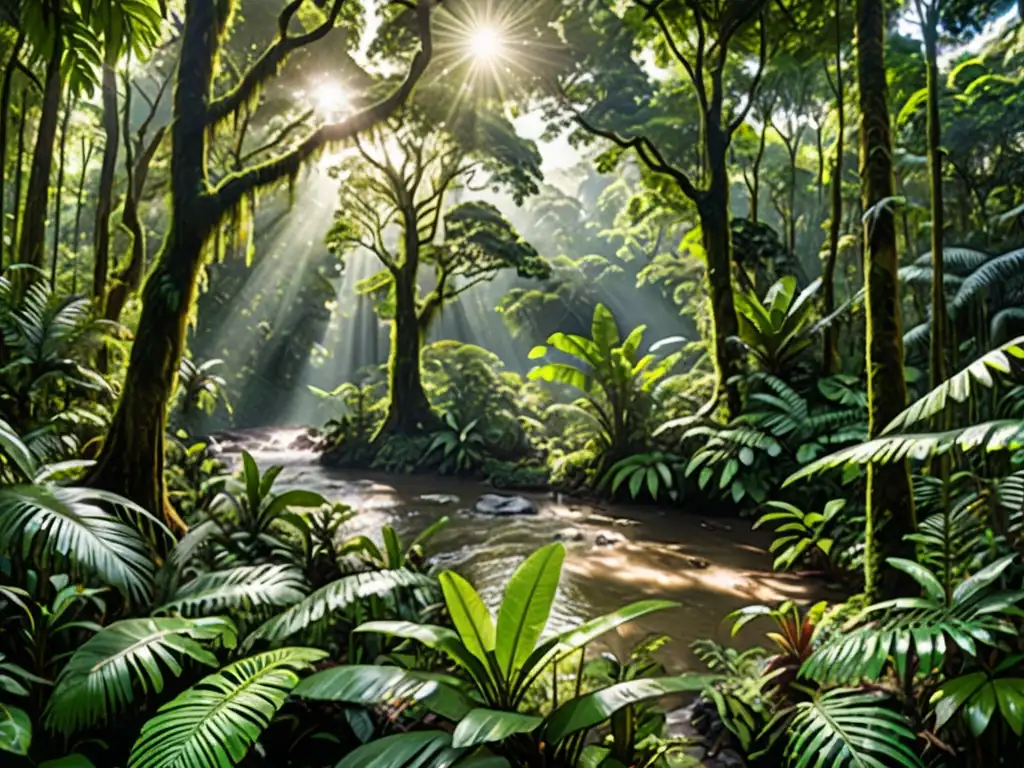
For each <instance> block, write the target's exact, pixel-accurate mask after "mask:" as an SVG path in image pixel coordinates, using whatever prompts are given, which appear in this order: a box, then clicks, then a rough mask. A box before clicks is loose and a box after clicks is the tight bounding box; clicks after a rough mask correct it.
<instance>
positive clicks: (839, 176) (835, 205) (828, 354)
mask: <svg viewBox="0 0 1024 768" xmlns="http://www.w3.org/2000/svg"><path fill="white" fill-rule="evenodd" d="M835 22H836V39H835V65H836V77H835V81H834V85H835V96H836V146H835V157H834V158H833V160H832V181H831V184H830V185H829V221H828V255H827V256H826V257H825V266H824V268H823V270H822V275H821V284H822V286H821V299H822V315H823V316H825V317H828V316H829V315H831V314H832V313H833V312H835V309H836V266H837V264H838V263H839V235H840V233H841V232H842V224H843V152H845V151H846V141H845V138H846V136H845V134H846V83H845V80H844V78H843V35H842V5H841V0H836V5H835ZM822 341H823V348H822V354H821V368H822V374H823V375H825V376H830V375H831V374H833V373H835V372H836V371H837V370H838V369H839V326H838V325H837V324H836V323H835V322H832V323H829V324H828V326H827V327H826V328H825V334H824V336H823V339H822Z"/></svg>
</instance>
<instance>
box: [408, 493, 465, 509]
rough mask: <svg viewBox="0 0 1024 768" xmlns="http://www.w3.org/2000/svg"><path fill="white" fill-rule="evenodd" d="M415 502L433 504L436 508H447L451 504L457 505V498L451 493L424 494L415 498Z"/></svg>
mask: <svg viewBox="0 0 1024 768" xmlns="http://www.w3.org/2000/svg"><path fill="white" fill-rule="evenodd" d="M416 501H420V502H423V503H424V504H433V505H434V506H436V507H447V506H450V505H451V504H458V503H459V497H458V496H456V495H454V494H451V493H424V494H423V495H422V496H417V497H416Z"/></svg>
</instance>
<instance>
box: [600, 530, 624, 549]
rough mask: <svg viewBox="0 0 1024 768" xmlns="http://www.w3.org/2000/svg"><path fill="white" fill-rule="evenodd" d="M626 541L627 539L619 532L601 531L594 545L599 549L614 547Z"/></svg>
mask: <svg viewBox="0 0 1024 768" xmlns="http://www.w3.org/2000/svg"><path fill="white" fill-rule="evenodd" d="M625 540H626V537H625V536H623V535H622V534H621V533H618V532H617V531H599V532H598V534H597V536H595V537H594V543H595V544H596V545H597V546H599V547H614V546H615V545H616V544H621V543H622V542H624V541H625Z"/></svg>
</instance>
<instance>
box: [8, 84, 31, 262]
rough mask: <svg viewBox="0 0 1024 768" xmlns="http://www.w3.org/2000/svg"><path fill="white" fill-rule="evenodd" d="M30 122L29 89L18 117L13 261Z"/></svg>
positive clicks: (16, 248) (13, 258) (22, 98)
mask: <svg viewBox="0 0 1024 768" xmlns="http://www.w3.org/2000/svg"><path fill="white" fill-rule="evenodd" d="M27 122H28V89H25V90H22V92H21V114H20V115H18V150H17V153H18V156H17V157H16V158H15V159H14V163H15V164H14V231H13V232H12V233H11V261H12V262H14V261H17V260H18V259H17V253H18V241H19V240H20V239H21V216H20V215H19V209H20V208H21V186H22V180H23V178H24V176H25V124H26V123H27Z"/></svg>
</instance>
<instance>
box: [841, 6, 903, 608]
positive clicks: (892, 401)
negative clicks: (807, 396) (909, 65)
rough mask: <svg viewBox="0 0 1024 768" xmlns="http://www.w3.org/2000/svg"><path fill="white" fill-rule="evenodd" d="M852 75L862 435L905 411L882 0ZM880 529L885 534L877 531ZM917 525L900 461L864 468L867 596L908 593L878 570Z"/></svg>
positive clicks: (865, 29)
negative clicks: (864, 407) (863, 341)
mask: <svg viewBox="0 0 1024 768" xmlns="http://www.w3.org/2000/svg"><path fill="white" fill-rule="evenodd" d="M856 37H857V75H858V81H859V85H860V89H859V90H860V112H861V118H860V172H861V184H862V190H861V192H862V197H863V201H864V208H865V210H866V211H868V212H869V213H870V215H868V216H867V217H866V218H865V221H866V223H865V283H866V288H867V371H868V405H869V425H868V431H869V433H870V435H871V436H872V437H876V436H878V435H879V434H880V433H881V431H882V430H883V429H884V428H885V426H886V425H887V424H888V423H889V422H890V421H891V420H892V419H893V418H894V417H895V416H896V415H897V414H899V413H900V411H902V410H903V408H904V407H905V406H906V402H907V385H906V381H905V379H904V373H903V328H902V318H901V312H900V292H899V291H900V286H899V279H898V277H897V271H898V268H899V259H898V255H897V252H896V219H895V213H894V211H893V207H892V205H891V200H892V198H893V197H894V194H895V180H894V177H893V168H892V134H891V131H890V125H889V109H888V104H887V101H888V93H887V90H888V89H887V85H886V72H885V8H884V5H883V0H858V3H857V36H856ZM883 526H884V531H883ZM916 528H917V522H916V518H915V514H914V497H913V493H912V491H911V486H910V473H909V471H908V468H907V463H906V462H905V461H901V462H897V463H893V464H885V465H875V464H872V465H869V466H868V489H867V514H866V523H865V544H866V551H865V557H864V578H865V590H866V592H867V594H868V595H869V596H870V597H872V598H876V597H879V596H881V595H892V594H901V593H912V592H913V591H914V582H913V581H912V580H909V579H905V578H902V577H901V575H900V574H901V572H900V571H896V570H895V569H892V568H885V567H884V565H883V564H884V559H885V558H886V557H891V556H894V555H895V556H909V557H913V552H914V548H913V545H912V544H908V543H907V542H906V541H905V539H904V536H906V535H907V534H909V533H913V532H914V531H915V530H916Z"/></svg>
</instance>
